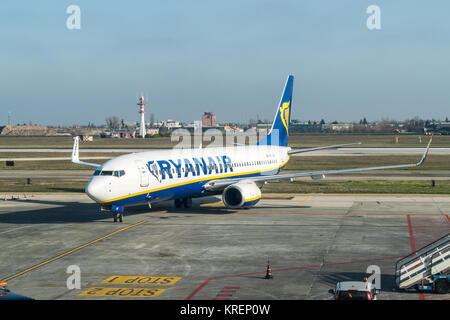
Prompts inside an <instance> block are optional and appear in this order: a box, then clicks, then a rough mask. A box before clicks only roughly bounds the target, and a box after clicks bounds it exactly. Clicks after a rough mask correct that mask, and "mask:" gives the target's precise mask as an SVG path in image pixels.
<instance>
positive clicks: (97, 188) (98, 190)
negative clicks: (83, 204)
mask: <svg viewBox="0 0 450 320" xmlns="http://www.w3.org/2000/svg"><path fill="white" fill-rule="evenodd" d="M85 191H86V194H87V195H88V196H89V198H91V199H92V200H94V201H96V202H99V201H103V200H104V199H103V197H104V194H105V192H104V187H103V184H102V183H100V182H99V181H96V180H95V179H94V180H91V181H90V182H89V183H88V184H87V186H86V189H85Z"/></svg>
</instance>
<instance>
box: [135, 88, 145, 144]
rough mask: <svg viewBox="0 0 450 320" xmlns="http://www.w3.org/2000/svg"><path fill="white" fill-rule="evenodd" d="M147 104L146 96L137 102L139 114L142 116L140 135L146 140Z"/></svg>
mask: <svg viewBox="0 0 450 320" xmlns="http://www.w3.org/2000/svg"><path fill="white" fill-rule="evenodd" d="M146 104H147V102H145V100H144V96H140V97H139V99H138V102H137V105H138V106H139V113H140V114H141V126H140V127H139V135H140V136H141V137H142V138H145V134H146V130H145V105H146Z"/></svg>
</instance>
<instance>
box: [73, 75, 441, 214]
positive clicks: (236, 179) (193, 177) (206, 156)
mask: <svg viewBox="0 0 450 320" xmlns="http://www.w3.org/2000/svg"><path fill="white" fill-rule="evenodd" d="M293 83H294V77H293V76H292V75H290V76H288V78H287V81H286V84H285V87H284V90H283V93H282V96H281V100H280V103H279V106H278V108H277V111H276V114H275V119H274V121H273V124H272V127H271V129H270V131H269V134H268V135H267V136H265V137H264V138H263V139H261V140H260V141H259V142H258V143H256V145H235V146H232V147H219V148H209V147H207V148H196V149H195V148H193V149H171V150H155V151H146V152H139V153H132V154H127V155H121V156H118V157H116V158H113V159H111V160H109V161H106V162H105V163H104V164H102V165H99V164H94V163H87V162H83V161H80V159H79V138H78V137H76V138H75V141H74V146H73V152H72V162H73V163H76V164H80V165H85V166H90V167H93V168H95V169H96V170H95V172H94V174H93V175H92V177H91V179H90V180H89V182H88V184H87V186H86V194H87V195H88V196H89V197H90V198H91V199H93V200H94V201H96V202H97V203H99V204H100V205H101V208H102V210H107V211H110V212H112V213H113V214H114V221H122V214H123V213H122V212H123V208H124V207H125V206H130V205H136V204H145V203H148V204H149V206H151V203H154V202H160V201H167V200H173V201H174V203H175V207H177V208H181V207H185V208H189V207H190V206H191V205H192V198H196V197H204V196H211V195H219V194H221V195H222V201H223V202H224V204H225V206H226V207H228V208H232V209H234V208H249V207H252V206H254V205H256V204H257V203H258V201H259V200H260V199H261V190H260V189H261V187H262V186H263V185H264V184H266V183H267V182H270V181H274V180H292V179H293V178H296V177H305V176H310V177H311V178H313V179H321V178H324V177H325V175H328V174H335V173H343V172H356V171H365V170H378V169H391V168H403V167H415V166H419V165H421V164H422V163H423V162H424V161H425V158H426V156H427V153H428V150H429V148H430V144H431V140H432V139H430V142H429V143H428V146H427V148H426V150H425V152H424V154H423V157H422V159H421V160H420V161H419V162H418V163H413V164H401V165H391V166H380V167H369V168H355V169H344V170H327V171H314V172H301V173H289V174H279V173H280V170H281V169H282V168H283V167H284V166H285V165H286V164H287V162H288V161H289V157H290V156H291V155H292V154H295V153H300V152H310V151H316V150H323V149H331V148H339V147H343V146H348V145H350V144H341V145H333V146H324V147H316V148H304V149H292V148H290V147H288V135H289V124H290V114H291V106H292V90H293Z"/></svg>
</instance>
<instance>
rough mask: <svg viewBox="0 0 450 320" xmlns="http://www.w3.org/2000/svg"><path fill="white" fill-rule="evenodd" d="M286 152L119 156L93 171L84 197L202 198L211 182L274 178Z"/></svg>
mask: <svg viewBox="0 0 450 320" xmlns="http://www.w3.org/2000/svg"><path fill="white" fill-rule="evenodd" d="M289 150H290V148H288V147H279V146H235V147H223V148H203V149H170V150H158V151H146V152H139V153H132V154H127V155H122V156H119V157H116V158H114V159H111V160H109V161H107V162H105V163H104V164H103V165H102V166H101V167H100V168H98V169H97V170H96V171H95V173H94V175H93V176H92V177H91V179H90V180H89V183H88V185H87V186H86V193H87V194H88V196H89V197H90V198H92V199H93V200H94V201H96V202H98V203H103V204H114V205H132V204H138V203H145V202H157V201H164V200H171V199H178V198H184V197H201V196H206V195H209V194H211V193H208V192H207V191H206V190H205V188H204V187H203V186H204V185H205V183H207V182H208V181H211V180H217V179H224V178H242V177H251V176H261V175H274V174H277V173H278V172H279V171H280V169H281V168H282V167H283V166H284V165H285V164H286V163H287V161H288V160H289V156H288V153H287V152H288V151H289ZM215 194H217V193H215Z"/></svg>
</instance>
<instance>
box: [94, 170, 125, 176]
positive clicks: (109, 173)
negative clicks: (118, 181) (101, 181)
mask: <svg viewBox="0 0 450 320" xmlns="http://www.w3.org/2000/svg"><path fill="white" fill-rule="evenodd" d="M124 175H125V170H114V171H111V170H103V171H101V170H100V169H98V170H95V172H94V176H114V177H121V176H124Z"/></svg>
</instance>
